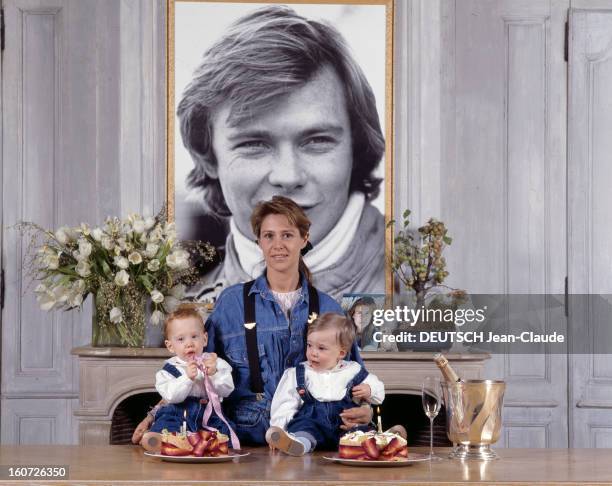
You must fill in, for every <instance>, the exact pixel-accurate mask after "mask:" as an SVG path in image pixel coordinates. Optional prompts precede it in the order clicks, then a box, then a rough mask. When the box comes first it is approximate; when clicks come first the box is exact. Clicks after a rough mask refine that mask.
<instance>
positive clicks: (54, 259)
mask: <svg viewBox="0 0 612 486" xmlns="http://www.w3.org/2000/svg"><path fill="white" fill-rule="evenodd" d="M44 260H45V265H46V266H47V268H48V269H49V270H57V269H58V268H59V255H46V256H45V259H44Z"/></svg>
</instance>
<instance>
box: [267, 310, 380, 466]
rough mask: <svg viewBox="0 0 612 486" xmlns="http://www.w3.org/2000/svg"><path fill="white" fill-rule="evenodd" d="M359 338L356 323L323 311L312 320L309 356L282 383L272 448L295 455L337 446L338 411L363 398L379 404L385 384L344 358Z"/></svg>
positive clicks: (276, 401) (270, 433)
mask: <svg viewBox="0 0 612 486" xmlns="http://www.w3.org/2000/svg"><path fill="white" fill-rule="evenodd" d="M354 340H355V326H354V324H353V322H352V321H351V320H350V319H349V318H347V317H345V316H342V315H339V314H333V313H325V314H322V315H321V316H320V317H318V318H317V319H315V320H314V321H313V322H311V323H309V325H308V330H307V337H306V359H307V361H305V362H303V363H300V364H299V365H298V366H297V367H295V368H289V369H287V370H286V371H285V373H284V374H283V377H282V378H281V380H280V383H279V384H278V387H277V389H276V392H275V393H274V398H273V399H272V410H271V417H270V424H271V427H270V428H269V429H268V431H267V432H266V441H267V442H268V444H269V445H270V447H272V448H274V449H280V450H281V451H283V452H285V453H286V454H289V455H292V456H301V455H304V454H305V453H307V452H310V451H313V450H314V449H315V448H319V449H337V447H338V442H339V440H340V436H341V435H342V434H344V433H345V431H344V430H342V429H341V428H340V426H341V425H342V419H341V418H340V412H342V411H343V410H345V409H348V408H352V407H354V406H355V403H357V404H359V403H360V402H361V401H362V400H364V401H368V402H371V403H374V404H380V403H382V401H383V400H384V398H385V388H384V384H383V383H382V382H381V381H380V380H379V379H378V378H377V377H376V376H375V375H373V374H371V373H368V372H367V371H366V369H365V368H364V367H363V366H362V365H360V364H359V363H357V362H355V361H344V360H343V358H344V357H345V356H346V355H347V353H348V351H349V350H350V349H351V346H352V344H353V341H354Z"/></svg>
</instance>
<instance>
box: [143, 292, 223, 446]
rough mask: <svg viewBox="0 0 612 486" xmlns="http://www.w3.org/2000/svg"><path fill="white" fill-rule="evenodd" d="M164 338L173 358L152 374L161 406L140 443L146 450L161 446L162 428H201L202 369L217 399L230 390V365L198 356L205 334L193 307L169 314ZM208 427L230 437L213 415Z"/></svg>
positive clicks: (210, 356)
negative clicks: (217, 396)
mask: <svg viewBox="0 0 612 486" xmlns="http://www.w3.org/2000/svg"><path fill="white" fill-rule="evenodd" d="M164 337H165V338H166V340H165V344H166V348H168V351H170V352H171V353H173V354H174V355H175V356H173V357H172V358H170V359H168V360H166V362H165V364H164V367H163V368H162V369H161V370H160V371H158V372H157V374H156V375H155V388H156V389H157V391H158V393H159V394H160V395H161V396H162V398H163V400H164V402H165V404H164V405H163V406H161V407H159V408H158V409H157V411H156V413H155V415H154V422H153V425H152V426H151V429H150V431H149V432H147V433H146V434H144V436H143V438H142V441H141V445H142V446H143V447H144V448H145V449H147V450H150V451H155V450H158V449H159V448H160V447H161V434H160V432H161V431H162V430H163V429H167V430H168V432H180V431H181V427H182V425H183V421H185V422H186V425H187V430H188V431H190V432H196V431H198V430H200V429H202V418H203V416H204V410H205V408H206V403H207V398H208V394H207V393H206V384H205V380H206V378H205V376H204V370H205V372H206V374H207V375H208V377H209V379H210V383H211V384H212V386H213V387H214V388H215V390H216V392H217V394H218V395H219V397H227V396H228V395H229V394H230V393H231V392H232V391H233V390H234V381H233V379H232V368H231V366H230V365H229V364H227V362H226V361H224V360H222V359H221V358H217V355H216V354H214V353H205V354H204V355H202V351H203V350H204V347H205V346H206V344H207V342H208V334H207V333H206V331H205V330H204V321H203V320H202V316H201V315H200V313H199V312H198V310H197V308H196V306H194V305H192V304H191V305H190V304H183V305H180V306H179V307H178V308H177V309H176V310H175V311H174V312H172V313H171V314H169V315H168V317H167V318H166V321H165V323H164ZM156 408H157V407H156ZM208 426H209V427H213V428H215V429H217V430H219V431H220V432H222V433H224V434H226V435H230V431H229V428H228V425H226V423H225V422H224V421H223V420H222V418H220V417H219V416H217V415H216V414H215V412H212V414H211V416H210V418H209V420H208ZM230 426H231V425H230Z"/></svg>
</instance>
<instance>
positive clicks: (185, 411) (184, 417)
mask: <svg viewBox="0 0 612 486" xmlns="http://www.w3.org/2000/svg"><path fill="white" fill-rule="evenodd" d="M186 418H187V410H186V409H185V410H183V419H186Z"/></svg>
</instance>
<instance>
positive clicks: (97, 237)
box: [91, 228, 104, 241]
mask: <svg viewBox="0 0 612 486" xmlns="http://www.w3.org/2000/svg"><path fill="white" fill-rule="evenodd" d="M103 236H104V231H102V230H101V229H100V228H94V230H93V231H92V232H91V237H92V238H93V239H94V240H96V241H100V240H101V239H102V237H103Z"/></svg>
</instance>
